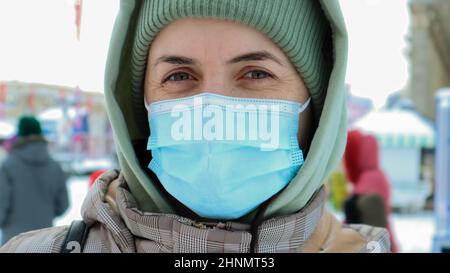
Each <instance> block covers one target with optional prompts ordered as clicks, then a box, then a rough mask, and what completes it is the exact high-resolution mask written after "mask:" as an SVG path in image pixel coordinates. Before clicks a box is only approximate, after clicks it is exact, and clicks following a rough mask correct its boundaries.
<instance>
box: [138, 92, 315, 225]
mask: <svg viewBox="0 0 450 273" xmlns="http://www.w3.org/2000/svg"><path fill="white" fill-rule="evenodd" d="M308 103H309V100H308V101H307V103H305V104H304V105H301V104H299V103H296V102H291V101H284V100H269V99H248V98H235V97H226V96H221V95H216V94H212V93H202V94H200V95H196V96H193V97H187V98H182V99H174V100H165V101H159V102H155V103H152V104H150V105H149V106H148V108H147V109H148V114H149V124H150V132H151V133H150V137H149V139H148V145H147V149H148V150H151V152H152V160H151V162H150V164H149V168H150V169H151V170H152V171H153V172H154V173H155V174H156V176H157V177H158V179H159V180H160V182H161V184H162V185H163V187H164V188H165V189H166V190H167V192H169V193H170V194H171V195H172V196H174V197H175V198H176V199H177V200H179V201H180V202H181V203H183V204H184V205H186V206H187V207H188V208H190V209H191V210H192V211H194V212H195V213H196V214H198V215H200V216H202V217H204V218H209V219H218V220H219V219H220V220H230V219H236V218H239V217H241V216H244V215H246V214H247V213H249V212H251V211H252V210H254V209H255V208H257V207H258V206H259V205H260V204H261V203H263V202H264V201H266V200H267V199H269V198H270V197H272V196H273V195H275V194H276V193H277V192H279V191H280V190H281V189H283V188H284V187H285V186H286V185H287V184H288V183H289V182H290V181H291V180H292V179H293V178H294V176H295V175H296V174H297V172H298V171H299V169H300V167H301V166H302V165H303V153H302V151H301V150H300V148H299V145H298V140H297V133H298V124H299V113H300V112H302V111H303V110H304V109H305V108H306V107H307V105H308Z"/></svg>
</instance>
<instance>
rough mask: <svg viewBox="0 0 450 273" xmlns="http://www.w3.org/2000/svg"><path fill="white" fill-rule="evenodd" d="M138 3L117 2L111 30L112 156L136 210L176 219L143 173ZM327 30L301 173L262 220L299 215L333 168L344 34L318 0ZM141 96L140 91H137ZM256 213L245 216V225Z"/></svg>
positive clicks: (337, 18)
mask: <svg viewBox="0 0 450 273" xmlns="http://www.w3.org/2000/svg"><path fill="white" fill-rule="evenodd" d="M142 3H143V1H142V0H122V1H121V4H120V10H119V13H118V15H117V18H116V22H115V25H114V29H113V33H112V38H111V42H110V47H109V52H108V59H107V65H106V70H105V90H104V91H105V98H106V105H107V111H108V115H109V119H110V121H111V125H112V128H113V132H114V136H115V140H116V142H115V143H116V150H117V154H118V159H119V163H120V166H121V170H122V172H123V174H124V177H125V180H126V181H127V184H128V186H129V188H130V191H131V192H132V194H133V196H134V197H135V198H136V201H137V203H138V205H139V208H140V209H141V210H143V211H147V212H160V213H178V214H183V212H180V206H182V205H181V204H180V203H179V202H178V203H177V202H176V201H175V202H174V200H172V199H173V198H171V196H170V195H169V194H168V193H167V192H166V191H165V190H164V189H163V188H162V187H161V185H160V183H159V182H158V181H157V178H156V177H155V176H154V175H153V174H152V173H150V172H149V170H148V169H147V166H148V163H149V161H150V153H149V152H148V151H147V150H146V144H147V139H148V136H149V128H148V121H147V119H143V118H142V116H146V114H145V115H142V113H146V112H145V111H146V110H145V106H144V103H143V100H142V99H141V98H135V97H133V96H132V95H131V94H132V86H131V78H132V75H131V73H130V65H131V54H132V45H133V42H134V36H135V29H136V24H137V19H138V15H139V11H140V8H141V6H142ZM320 3H321V5H322V8H323V10H324V12H325V15H326V16H327V18H328V20H329V22H330V26H331V29H332V39H333V49H334V50H333V53H334V63H333V69H332V73H331V76H330V80H329V84H328V90H327V95H326V99H325V102H324V107H323V110H322V113H321V116H320V119H319V122H318V126H317V129H316V131H315V135H314V138H313V140H312V143H311V147H310V149H309V152H308V156H307V157H306V160H305V163H304V165H303V167H302V168H301V169H300V171H299V172H298V174H297V175H296V177H295V178H294V179H293V180H292V181H291V182H290V183H289V185H288V186H287V187H286V188H285V189H284V190H283V191H282V192H280V193H279V194H278V195H277V196H276V197H274V198H272V199H271V200H270V202H269V203H268V204H267V207H266V208H265V210H264V212H263V215H262V218H269V217H275V216H281V215H287V214H292V213H295V212H298V211H299V210H300V209H302V208H303V207H304V206H305V205H306V204H307V202H308V201H309V200H310V199H311V197H312V196H313V195H314V193H315V192H316V191H317V190H318V189H319V188H320V187H321V186H322V184H323V181H325V179H326V178H327V177H328V175H329V174H330V173H331V171H332V170H333V169H334V168H335V167H336V165H337V164H338V163H339V161H340V159H341V157H342V154H343V151H344V147H345V141H346V132H347V128H346V120H347V113H346V103H345V94H344V80H345V71H346V63H347V33H346V29H345V24H344V20H343V17H342V13H341V10H340V7H339V3H338V1H337V0H321V1H320ZM142 92H143V91H142ZM255 213H256V211H254V212H253V213H250V214H249V215H247V216H245V217H244V218H243V219H241V220H242V222H250V221H251V220H252V219H253V218H254V216H255Z"/></svg>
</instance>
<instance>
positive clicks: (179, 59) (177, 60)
mask: <svg viewBox="0 0 450 273" xmlns="http://www.w3.org/2000/svg"><path fill="white" fill-rule="evenodd" d="M160 63H169V64H178V65H195V64H196V63H197V61H195V60H194V59H191V58H188V57H183V56H177V55H163V56H161V57H159V58H158V59H157V60H156V62H155V64H154V65H153V67H155V66H157V65H158V64H160Z"/></svg>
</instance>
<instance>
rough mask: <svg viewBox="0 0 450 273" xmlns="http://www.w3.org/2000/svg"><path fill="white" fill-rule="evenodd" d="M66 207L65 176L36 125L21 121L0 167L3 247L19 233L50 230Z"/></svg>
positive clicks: (28, 118)
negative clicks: (47, 228) (15, 137)
mask: <svg viewBox="0 0 450 273" xmlns="http://www.w3.org/2000/svg"><path fill="white" fill-rule="evenodd" d="M68 205H69V202H68V195H67V188H66V175H65V173H64V172H63V170H62V168H61V167H60V165H59V164H58V163H57V162H56V161H55V160H53V159H52V158H51V156H50V154H49V152H48V149H47V141H46V140H45V138H44V137H43V136H42V130H41V126H40V123H39V121H37V120H36V118H34V117H32V116H24V117H22V118H21V119H20V120H19V125H18V137H17V140H16V141H15V142H14V144H13V146H12V148H11V151H10V152H9V155H8V157H7V158H6V159H5V161H4V162H3V163H2V165H1V166H0V228H1V229H2V233H3V236H2V244H3V243H4V242H7V241H8V240H9V239H11V238H12V237H14V236H15V235H18V234H20V233H22V232H26V231H31V230H34V229H42V228H46V227H50V226H52V221H53V219H54V218H55V217H57V216H60V215H62V214H63V213H64V212H65V211H66V209H67V207H68Z"/></svg>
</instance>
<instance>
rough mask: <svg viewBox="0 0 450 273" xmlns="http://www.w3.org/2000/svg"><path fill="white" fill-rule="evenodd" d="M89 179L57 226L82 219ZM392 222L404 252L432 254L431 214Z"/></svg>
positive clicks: (81, 181) (74, 184) (73, 189)
mask: <svg viewBox="0 0 450 273" xmlns="http://www.w3.org/2000/svg"><path fill="white" fill-rule="evenodd" d="M87 181H88V177H83V176H80V177H72V178H71V179H70V180H69V182H68V189H69V192H70V201H71V206H70V208H69V209H68V210H67V212H66V213H65V214H64V215H63V216H62V217H59V218H57V219H55V222H54V223H55V225H69V224H70V223H71V222H72V220H75V219H81V214H80V210H81V206H82V203H83V200H84V196H85V195H86V192H87V190H88V185H87ZM392 222H393V226H394V230H395V233H396V234H397V240H398V243H399V245H400V248H401V251H402V252H430V251H431V247H432V245H431V242H432V237H433V234H434V218H433V214H432V213H430V212H421V213H414V214H394V215H392Z"/></svg>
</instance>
